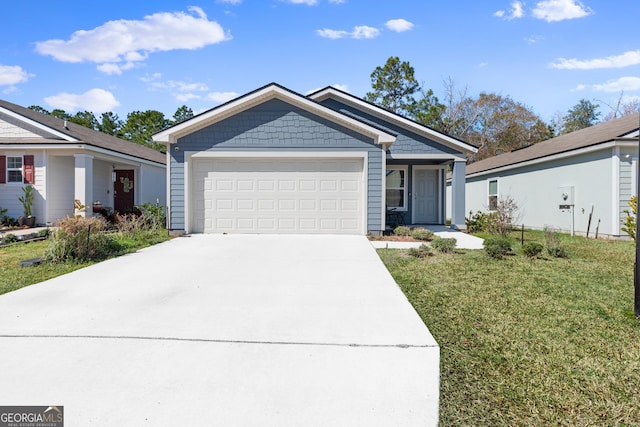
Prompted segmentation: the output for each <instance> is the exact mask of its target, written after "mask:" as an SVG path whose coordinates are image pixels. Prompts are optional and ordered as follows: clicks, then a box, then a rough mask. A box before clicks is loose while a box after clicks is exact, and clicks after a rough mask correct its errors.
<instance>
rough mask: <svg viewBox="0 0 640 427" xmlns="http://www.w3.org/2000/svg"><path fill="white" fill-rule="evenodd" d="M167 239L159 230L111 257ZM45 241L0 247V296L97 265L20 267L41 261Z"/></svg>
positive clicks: (135, 241)
mask: <svg viewBox="0 0 640 427" xmlns="http://www.w3.org/2000/svg"><path fill="white" fill-rule="evenodd" d="M168 238H169V237H168V235H167V231H166V230H158V231H157V232H155V233H154V235H153V236H152V238H147V239H140V240H134V239H129V240H128V241H126V242H125V243H126V245H125V244H121V245H120V246H119V248H120V249H119V251H118V252H114V253H113V254H111V257H113V256H118V255H123V254H125V253H129V252H134V251H136V250H137V249H141V248H143V247H146V246H149V245H152V244H155V243H159V242H162V241H164V240H167V239H168ZM48 244H49V242H48V241H36V242H28V243H15V244H11V245H9V246H2V247H0V295H1V294H4V293H7V292H11V291H14V290H16V289H20V288H22V287H25V286H29V285H33V284H34V283H39V282H42V281H44V280H48V279H52V278H54V277H57V276H61V275H63V274H66V273H70V272H72V271H74V270H77V269H79V268H83V267H87V266H89V265H91V264H94V263H95V262H97V261H83V262H79V261H68V262H63V263H47V262H43V263H42V264H40V265H37V266H32V267H24V268H21V267H20V261H24V260H27V259H32V258H42V257H43V256H44V253H45V250H46V249H47V245H48Z"/></svg>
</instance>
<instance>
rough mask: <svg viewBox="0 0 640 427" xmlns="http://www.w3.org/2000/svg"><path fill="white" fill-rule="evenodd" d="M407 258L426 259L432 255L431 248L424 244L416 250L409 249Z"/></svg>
mask: <svg viewBox="0 0 640 427" xmlns="http://www.w3.org/2000/svg"><path fill="white" fill-rule="evenodd" d="M408 254H409V256H412V257H415V258H426V257H428V256H431V255H433V254H432V253H431V248H430V247H429V246H427V245H425V244H424V243H423V244H421V245H420V247H418V248H410V249H409V252H408Z"/></svg>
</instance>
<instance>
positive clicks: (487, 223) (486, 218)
mask: <svg viewBox="0 0 640 427" xmlns="http://www.w3.org/2000/svg"><path fill="white" fill-rule="evenodd" d="M495 217H496V215H495V213H494V212H492V213H485V212H481V211H477V212H476V213H475V214H474V213H473V212H471V211H470V212H469V217H468V218H465V223H466V226H467V231H468V232H469V233H481V232H483V231H489V229H490V228H491V227H492V224H493V223H494V222H495Z"/></svg>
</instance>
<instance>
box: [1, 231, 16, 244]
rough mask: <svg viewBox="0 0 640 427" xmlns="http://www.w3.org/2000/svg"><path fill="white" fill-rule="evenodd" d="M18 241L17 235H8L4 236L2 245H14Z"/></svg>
mask: <svg viewBox="0 0 640 427" xmlns="http://www.w3.org/2000/svg"><path fill="white" fill-rule="evenodd" d="M17 241H18V238H17V237H16V235H15V234H11V233H9V234H6V235H5V236H4V238H3V239H2V243H4V244H7V243H14V242H17Z"/></svg>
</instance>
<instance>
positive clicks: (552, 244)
mask: <svg viewBox="0 0 640 427" xmlns="http://www.w3.org/2000/svg"><path fill="white" fill-rule="evenodd" d="M544 242H545V246H546V248H547V254H549V256H552V257H554V258H568V257H569V253H568V252H567V250H566V248H565V247H564V246H562V244H561V243H560V233H558V232H557V231H556V230H554V229H553V228H551V227H545V228H544Z"/></svg>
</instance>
